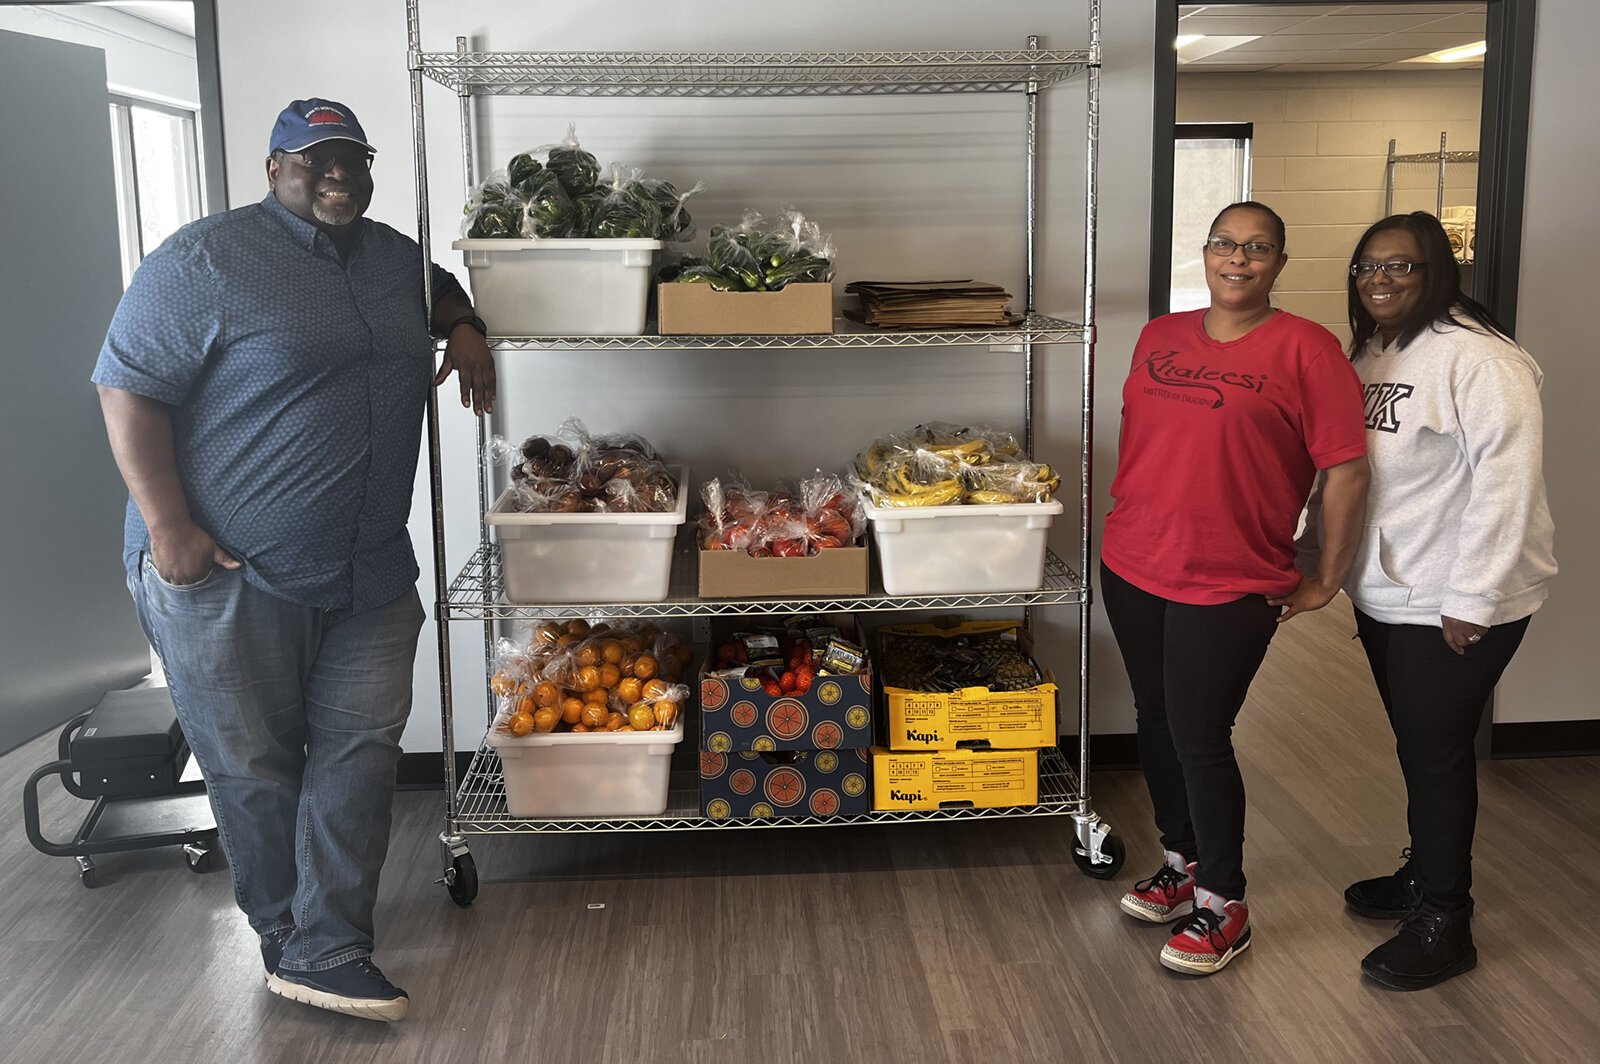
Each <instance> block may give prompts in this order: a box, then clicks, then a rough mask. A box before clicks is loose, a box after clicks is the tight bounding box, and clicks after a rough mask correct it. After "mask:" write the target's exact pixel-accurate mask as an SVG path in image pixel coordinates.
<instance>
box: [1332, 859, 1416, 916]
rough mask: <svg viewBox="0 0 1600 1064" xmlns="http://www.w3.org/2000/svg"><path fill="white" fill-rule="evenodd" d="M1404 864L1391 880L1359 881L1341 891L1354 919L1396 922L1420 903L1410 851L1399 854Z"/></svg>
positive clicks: (1382, 877)
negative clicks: (1361, 917)
mask: <svg viewBox="0 0 1600 1064" xmlns="http://www.w3.org/2000/svg"><path fill="white" fill-rule="evenodd" d="M1400 856H1401V857H1403V858H1404V859H1405V862H1406V863H1405V864H1403V865H1401V866H1400V871H1398V872H1396V873H1395V874H1394V875H1392V876H1379V877H1378V878H1377V879H1363V880H1362V881H1361V882H1359V883H1352V884H1350V885H1349V886H1348V887H1346V888H1345V890H1344V903H1345V904H1346V905H1348V906H1350V911H1351V912H1353V913H1355V914H1356V915H1357V916H1365V917H1367V918H1368V919H1371V920H1398V919H1400V918H1401V917H1403V916H1405V915H1406V913H1408V912H1410V911H1411V910H1412V909H1415V908H1416V907H1417V904H1418V903H1419V902H1421V901H1422V885H1421V884H1419V883H1418V882H1417V877H1416V873H1414V872H1412V871H1411V851H1410V850H1409V849H1406V850H1402V851H1401V852H1400Z"/></svg>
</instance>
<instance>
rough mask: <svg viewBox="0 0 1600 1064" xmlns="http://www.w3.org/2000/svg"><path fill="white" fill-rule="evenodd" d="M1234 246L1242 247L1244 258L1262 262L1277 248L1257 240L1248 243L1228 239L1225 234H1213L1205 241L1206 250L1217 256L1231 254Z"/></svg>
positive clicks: (1274, 245) (1270, 256)
mask: <svg viewBox="0 0 1600 1064" xmlns="http://www.w3.org/2000/svg"><path fill="white" fill-rule="evenodd" d="M1234 248H1244V257H1245V258H1247V259H1253V260H1254V261H1256V262H1262V261H1264V260H1266V259H1270V258H1272V255H1273V252H1275V251H1277V250H1278V245H1276V244H1263V243H1261V242H1259V241H1251V242H1250V243H1248V244H1241V243H1239V242H1238V241H1237V240H1229V239H1228V238H1227V237H1225V236H1214V237H1211V238H1210V239H1209V240H1207V241H1206V250H1207V251H1209V252H1211V254H1213V255H1217V256H1219V257H1220V256H1222V255H1232V254H1233V249H1234Z"/></svg>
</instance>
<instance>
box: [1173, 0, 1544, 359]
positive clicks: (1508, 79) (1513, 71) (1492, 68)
mask: <svg viewBox="0 0 1600 1064" xmlns="http://www.w3.org/2000/svg"><path fill="white" fill-rule="evenodd" d="M1155 2H1156V32H1155V114H1154V119H1153V123H1152V138H1153V139H1152V149H1151V160H1150V161H1151V175H1150V317H1152V318H1155V317H1159V316H1160V315H1162V314H1165V313H1166V312H1167V310H1168V309H1169V305H1168V304H1169V298H1170V294H1169V287H1170V285H1169V282H1170V279H1171V274H1172V193H1173V189H1172V153H1173V150H1174V138H1175V133H1176V125H1177V110H1178V53H1177V50H1176V49H1175V48H1174V47H1173V45H1172V42H1173V41H1174V40H1175V39H1176V38H1177V35H1178V11H1179V8H1181V7H1184V6H1192V5H1193V4H1194V3H1196V2H1197V0H1155ZM1230 2H1231V3H1236V4H1239V5H1241V6H1255V5H1256V4H1273V5H1276V6H1280V7H1281V6H1286V5H1296V6H1311V5H1321V6H1326V5H1327V4H1329V3H1332V2H1333V0H1230ZM1338 2H1340V3H1343V4H1346V5H1351V6H1354V5H1356V4H1371V5H1375V6H1381V5H1383V4H1386V3H1392V2H1394V0H1338ZM1413 2H1415V0H1413ZM1421 2H1423V3H1448V2H1452V0H1421ZM1483 2H1484V4H1485V8H1486V16H1487V17H1486V19H1485V26H1484V30H1485V40H1487V41H1488V42H1489V52H1488V55H1486V56H1485V57H1484V65H1483V113H1482V117H1481V118H1480V120H1479V128H1478V226H1477V234H1478V248H1479V255H1478V266H1477V267H1476V269H1474V270H1473V293H1472V294H1473V296H1474V297H1475V298H1476V299H1477V300H1478V301H1479V302H1481V303H1483V304H1484V305H1485V306H1487V307H1488V308H1489V309H1490V311H1492V312H1493V313H1494V315H1495V317H1496V318H1498V319H1499V320H1500V321H1501V322H1502V323H1503V324H1504V325H1505V327H1506V329H1507V330H1509V331H1510V332H1511V333H1512V335H1513V336H1514V335H1515V334H1516V326H1517V282H1518V278H1519V275H1520V273H1521V260H1522V210H1523V197H1524V193H1525V187H1526V182H1527V173H1528V113H1529V105H1530V101H1531V99H1532V95H1533V31H1534V7H1535V4H1536V2H1537V0H1483ZM1374 221H1376V219H1374Z"/></svg>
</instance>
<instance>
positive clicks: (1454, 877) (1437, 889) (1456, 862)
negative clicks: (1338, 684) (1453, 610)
mask: <svg viewBox="0 0 1600 1064" xmlns="http://www.w3.org/2000/svg"><path fill="white" fill-rule="evenodd" d="M1528 621H1529V618H1527V617H1524V618H1522V619H1521V620H1520V621H1512V622H1511V623H1510V624H1497V625H1495V626H1494V627H1492V628H1490V629H1489V630H1488V631H1487V632H1486V633H1484V636H1483V640H1482V642H1479V643H1475V644H1473V645H1472V646H1469V647H1468V648H1467V652H1466V653H1465V654H1457V653H1456V652H1455V651H1453V650H1451V649H1450V647H1449V645H1448V644H1446V643H1445V641H1444V635H1443V633H1441V632H1440V630H1439V629H1437V628H1435V627H1433V626H1431V625H1422V624H1385V623H1384V622H1382V621H1376V620H1373V619H1372V618H1371V617H1369V616H1367V615H1366V614H1364V613H1362V612H1361V611H1360V610H1356V632H1357V634H1358V635H1360V636H1361V645H1362V647H1364V648H1365V649H1366V652H1367V661H1368V663H1369V664H1371V666H1372V678H1373V679H1374V680H1375V681H1377V684H1378V693H1379V694H1380V695H1382V696H1383V708H1384V710H1385V711H1386V712H1387V713H1388V714H1389V724H1390V726H1391V727H1392V728H1393V729H1394V738H1395V749H1396V751H1397V752H1398V753H1399V755H1400V771H1401V772H1402V773H1403V774H1404V775H1405V779H1406V824H1407V826H1408V827H1409V828H1410V831H1411V868H1412V871H1414V872H1415V873H1416V876H1417V881H1418V882H1419V883H1421V884H1422V891H1423V894H1424V895H1426V896H1427V897H1429V898H1431V899H1433V900H1436V901H1439V902H1443V903H1446V904H1454V903H1459V902H1462V901H1465V900H1466V899H1467V897H1468V896H1469V892H1470V891H1471V889H1472V835H1473V832H1474V831H1475V830H1476V829H1477V824H1478V765H1477V760H1476V757H1475V754H1474V750H1473V739H1474V738H1475V736H1476V735H1477V732H1478V724H1479V722H1480V721H1482V719H1483V711H1484V706H1485V705H1486V704H1487V703H1488V701H1489V695H1490V693H1491V692H1493V690H1494V685H1495V684H1496V683H1498V682H1499V681H1500V674H1501V673H1502V672H1504V671H1505V668H1506V665H1508V664H1509V663H1510V662H1511V656H1512V655H1513V654H1515V653H1516V652H1517V647H1518V646H1519V645H1520V644H1521V643H1522V636H1523V634H1524V633H1526V632H1527V630H1528Z"/></svg>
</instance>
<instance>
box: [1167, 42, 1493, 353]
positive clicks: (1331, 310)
mask: <svg viewBox="0 0 1600 1064" xmlns="http://www.w3.org/2000/svg"><path fill="white" fill-rule="evenodd" d="M1482 98H1483V75H1482V72H1481V71H1480V70H1476V69H1470V70H1443V71H1420V72H1415V73H1414V72H1411V71H1373V72H1361V73H1322V74H1310V73H1308V74H1275V73H1260V74H1185V75H1180V76H1179V78H1178V121H1180V122H1251V123H1254V125H1255V131H1254V134H1255V135H1254V141H1253V144H1252V156H1253V162H1252V168H1251V169H1252V179H1253V185H1254V195H1255V198H1256V199H1259V200H1261V201H1262V202H1264V203H1267V204H1269V205H1271V206H1272V207H1273V208H1274V209H1275V210H1277V211H1278V212H1279V213H1280V214H1282V215H1283V219H1284V222H1285V223H1286V224H1287V225H1288V229H1289V255H1290V261H1289V265H1288V266H1287V267H1285V268H1284V271H1283V276H1282V277H1280V278H1279V280H1278V287H1277V303H1278V305H1279V306H1281V307H1283V308H1284V309H1285V310H1288V311H1291V312H1293V313H1295V314H1299V315H1302V316H1304V317H1307V318H1310V319H1311V320H1312V321H1316V322H1320V323H1322V324H1323V325H1325V326H1327V327H1328V328H1329V329H1331V330H1332V331H1333V332H1334V334H1335V335H1337V336H1338V337H1339V338H1340V339H1342V340H1348V339H1349V334H1350V330H1349V326H1348V325H1347V323H1346V318H1345V270H1346V268H1347V267H1348V266H1349V263H1350V252H1351V251H1352V250H1353V249H1354V247H1355V242H1356V240H1357V239H1358V238H1359V237H1360V236H1361V233H1362V231H1363V230H1364V229H1365V228H1366V227H1367V226H1368V225H1369V224H1371V223H1372V222H1374V221H1376V220H1377V219H1378V218H1380V217H1381V216H1382V215H1383V184H1384V182H1383V171H1384V159H1385V157H1386V155H1387V152H1388V147H1389V140H1390V138H1391V137H1392V138H1394V139H1395V140H1396V142H1397V143H1396V145H1395V150H1396V151H1397V152H1399V153H1400V154H1402V155H1404V154H1409V153H1415V152H1426V151H1434V150H1437V148H1438V147H1439V134H1440V132H1444V133H1446V134H1448V136H1449V147H1450V150H1452V151H1475V150H1477V147H1478V118H1479V113H1480V111H1481V110H1482V107H1483V100H1482ZM1397 170H1398V172H1397V175H1396V180H1395V198H1394V210H1395V211H1396V212H1401V211H1413V210H1426V211H1432V210H1434V208H1435V206H1436V204H1437V200H1438V196H1437V185H1438V171H1437V169H1436V168H1434V167H1429V166H1419V165H1403V166H1400V167H1398V168H1397ZM1476 190H1477V167H1476V166H1472V165H1460V164H1458V165H1452V166H1450V167H1448V168H1447V172H1446V184H1445V205H1446V206H1455V205H1461V204H1472V203H1474V202H1475V201H1476V198H1477V191H1476Z"/></svg>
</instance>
